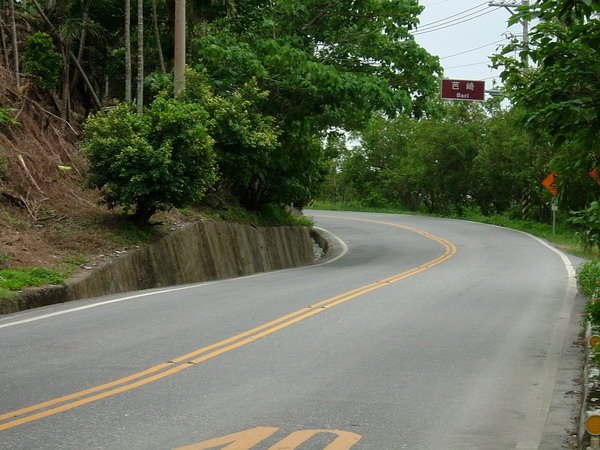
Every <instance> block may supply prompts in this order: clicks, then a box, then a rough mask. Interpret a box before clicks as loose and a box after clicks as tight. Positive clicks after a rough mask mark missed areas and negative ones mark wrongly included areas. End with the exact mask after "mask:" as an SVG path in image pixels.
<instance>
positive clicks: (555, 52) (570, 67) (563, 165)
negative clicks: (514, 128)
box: [496, 0, 600, 206]
mask: <svg viewBox="0 0 600 450" xmlns="http://www.w3.org/2000/svg"><path fill="white" fill-rule="evenodd" d="M598 11H600V2H598V1H597V0H552V1H551V0H540V1H538V2H536V3H535V4H533V5H532V6H531V7H529V8H521V9H520V10H519V12H518V13H517V14H516V15H515V16H514V17H513V18H512V19H511V20H512V21H513V22H514V21H517V20H519V19H520V18H523V17H525V18H530V19H531V18H537V19H538V20H539V23H538V24H537V25H536V26H535V27H534V28H533V29H532V30H531V33H530V36H529V38H530V39H529V43H528V44H522V43H519V42H516V41H515V42H513V43H512V44H511V45H509V46H507V47H506V48H505V49H504V51H503V52H501V54H499V55H498V56H497V57H496V64H497V65H498V66H503V67H504V70H503V73H502V77H503V79H504V81H505V85H506V89H507V92H508V95H509V96H510V98H511V100H512V101H513V103H514V104H515V105H516V106H517V107H518V108H519V109H521V110H522V111H523V113H524V119H525V120H524V123H525V125H526V126H527V128H528V129H529V130H530V132H531V133H532V134H533V135H534V136H537V137H538V138H542V139H543V138H544V137H546V136H549V137H550V139H551V140H552V142H553V144H554V163H553V164H555V165H556V166H557V168H560V170H561V176H560V177H559V184H560V185H561V186H562V188H561V189H560V191H562V192H565V191H567V190H570V191H573V189H570V188H569V187H568V185H569V184H572V183H578V181H577V180H581V179H584V178H589V177H588V175H587V174H588V172H589V171H590V170H592V169H594V168H595V167H597V166H598V165H599V161H600V158H599V157H600V153H599V152H598V150H597V149H598V147H599V144H600V54H599V53H598V48H599V46H600V19H599V18H598V17H597V16H593V13H594V12H598ZM513 51H517V52H519V53H521V54H522V55H525V56H527V57H528V58H530V59H531V60H532V61H533V62H534V66H533V67H532V68H529V69H528V68H526V67H524V65H523V63H522V62H521V61H520V60H517V59H515V58H513V57H512V56H511V52H513ZM588 181H589V180H588ZM588 184H589V183H588ZM593 184H594V183H591V184H589V185H591V186H593ZM579 186H583V185H582V184H579ZM582 197H587V195H586V194H585V193H584V195H583V196H580V199H581V198H582ZM561 198H563V199H564V197H562V196H561ZM571 199H573V200H574V197H572V196H571ZM577 203H579V201H576V202H575V203H574V204H572V206H574V205H575V204H577Z"/></svg>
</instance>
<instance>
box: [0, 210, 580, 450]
mask: <svg viewBox="0 0 600 450" xmlns="http://www.w3.org/2000/svg"><path fill="white" fill-rule="evenodd" d="M308 214H309V215H314V217H315V220H316V223H317V225H318V226H320V227H322V228H324V229H326V230H328V231H329V232H331V233H332V234H333V235H335V236H337V238H338V239H339V245H338V246H337V247H338V250H339V251H340V253H339V254H338V255H337V258H330V259H329V261H327V263H326V264H319V265H313V266H308V267H305V268H301V269H294V270H286V271H279V272H273V273H268V274H261V275H258V276H252V277H246V278H239V279H232V280H223V281H218V282H213V283H204V284H200V285H195V286H183V287H178V288H172V289H162V290H153V291H146V292H139V293H132V294H128V295H120V296H112V297H104V298H100V299H92V300H86V301H80V302H72V303H69V304H64V305H55V306H52V307H46V308H40V309H37V310H32V311H27V312H23V313H19V314H13V315H10V316H4V317H2V318H0V380H1V382H0V394H1V395H0V448H3V449H4V448H6V449H8V448H10V449H33V448H56V449H84V448H85V449H93V448H114V449H154V448H156V449H170V448H182V447H183V448H188V449H203V448H226V449H230V450H232V449H240V450H241V449H250V448H257V449H258V448H262V449H267V448H272V449H283V448H302V449H325V448H327V449H329V450H343V449H349V448H353V449H403V448H406V449H440V450H441V449H513V448H519V449H534V448H547V449H560V448H564V446H567V445H569V443H570V442H571V439H572V437H571V436H570V435H569V434H570V433H569V432H568V430H569V429H572V428H573V418H574V416H575V415H576V412H575V410H576V409H577V403H578V397H577V395H575V394H573V393H570V392H573V391H574V390H576V389H577V384H576V381H575V379H576V378H577V377H578V376H579V375H580V373H581V354H580V350H579V348H578V346H577V345H576V340H577V335H578V332H579V327H578V325H577V322H578V320H579V317H580V313H581V308H582V305H583V299H581V298H580V297H578V296H576V295H575V282H574V277H573V269H572V266H571V262H569V260H568V259H567V258H566V257H565V256H564V255H562V254H560V252H558V251H556V250H555V249H553V248H551V247H550V246H548V245H547V244H545V243H543V242H541V241H539V240H537V239H535V238H532V237H531V236H527V235H525V234H522V233H518V232H515V231H511V230H506V229H501V228H495V227H490V226H485V225H480V224H475V223H469V222H460V221H452V220H445V219H436V218H423V217H413V216H403V215H385V214H364V213H338V212H335V213H334V212H324V211H319V212H316V211H313V212H309V213H308Z"/></svg>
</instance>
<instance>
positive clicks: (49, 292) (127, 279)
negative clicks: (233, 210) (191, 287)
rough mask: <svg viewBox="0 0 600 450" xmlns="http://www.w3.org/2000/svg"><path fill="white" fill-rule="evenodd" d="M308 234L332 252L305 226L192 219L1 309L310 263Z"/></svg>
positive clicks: (331, 243)
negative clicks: (163, 235) (145, 242)
mask: <svg viewBox="0 0 600 450" xmlns="http://www.w3.org/2000/svg"><path fill="white" fill-rule="evenodd" d="M311 237H313V239H315V241H316V242H317V243H318V244H319V245H320V246H321V247H322V248H323V250H324V251H325V255H326V256H325V258H327V257H329V256H328V255H331V254H334V253H335V251H334V249H335V248H336V245H339V244H338V243H337V242H336V241H335V239H333V237H331V236H330V235H329V234H328V233H326V232H324V230H323V231H322V230H310V231H309V229H308V228H306V227H293V226H282V227H255V226H251V225H241V224H234V223H229V222H214V221H209V220H206V221H201V222H196V223H193V224H190V225H187V226H185V227H182V228H181V229H178V230H176V231H175V232H173V233H171V234H170V235H168V236H166V237H164V238H162V239H161V240H159V241H158V242H156V243H153V244H150V245H146V246H143V247H141V248H139V249H137V250H134V251H131V252H127V253H124V254H123V255H121V256H119V257H117V258H116V259H114V260H112V261H110V262H107V263H105V264H101V265H99V266H97V267H96V268H94V269H93V270H89V271H85V272H80V273H77V274H75V275H74V276H72V277H71V278H69V279H68V280H67V281H66V282H65V284H64V285H59V286H42V287H39V288H28V289H24V290H23V291H21V292H20V293H19V294H17V295H16V296H15V297H13V298H11V299H10V300H0V314H8V313H12V312H18V311H23V310H26V309H30V308H35V307H39V306H46V305H51V304H55V303H63V302H67V301H72V300H79V299H83V298H93V297H100V296H102V295H108V294H116V293H122V292H129V291H137V290H141V289H150V288H157V287H164V286H174V285H180V284H189V283H198V282H203V281H210V280H218V279H224V278H232V277H237V276H244V275H251V274H254V273H258V272H267V271H272V270H279V269H286V268H291V267H298V266H301V265H306V264H310V263H312V262H314V252H313V245H312V241H311V239H310V238H311Z"/></svg>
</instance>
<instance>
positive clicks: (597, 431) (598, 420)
mask: <svg viewBox="0 0 600 450" xmlns="http://www.w3.org/2000/svg"><path fill="white" fill-rule="evenodd" d="M585 429H586V430H587V432H588V433H590V434H591V435H592V436H599V435H600V416H598V415H595V414H593V415H591V416H589V417H588V418H587V420H586V421H585Z"/></svg>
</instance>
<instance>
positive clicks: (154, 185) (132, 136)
mask: <svg viewBox="0 0 600 450" xmlns="http://www.w3.org/2000/svg"><path fill="white" fill-rule="evenodd" d="M130 107H131V106H130V104H129V103H124V104H121V105H119V106H118V107H117V108H115V109H114V110H111V111H107V112H99V113H97V114H95V115H94V116H91V117H90V118H89V119H88V120H87V122H86V124H85V128H84V133H85V137H86V140H85V142H84V144H83V150H84V152H85V154H86V155H87V156H88V158H89V161H90V172H89V175H88V186H89V187H92V188H97V189H100V191H101V193H102V198H103V201H104V203H106V204H107V205H108V207H109V208H114V207H116V206H121V207H123V209H124V210H125V211H126V212H130V211H132V210H133V219H134V220H135V222H136V223H137V224H139V225H146V224H147V223H148V221H149V219H150V218H151V217H152V215H154V214H155V213H156V212H158V211H161V210H166V209H169V208H170V207H172V206H175V207H183V206H185V205H188V204H190V203H193V202H195V201H198V200H200V199H201V198H202V196H203V195H204V193H205V191H206V189H208V188H209V187H210V186H211V185H213V183H214V182H215V180H216V171H215V155H214V151H213V148H212V147H213V142H214V141H213V139H212V138H211V137H210V136H209V135H208V132H207V129H206V127H205V123H206V121H207V119H208V114H207V113H206V111H204V109H203V108H202V107H201V106H200V105H198V104H192V103H181V102H177V101H175V100H173V99H169V100H167V99H164V98H161V97H159V98H157V99H156V100H155V101H154V102H153V103H152V104H151V105H150V107H149V108H148V109H147V111H146V112H145V113H144V114H133V113H132V111H131V110H130Z"/></svg>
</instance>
